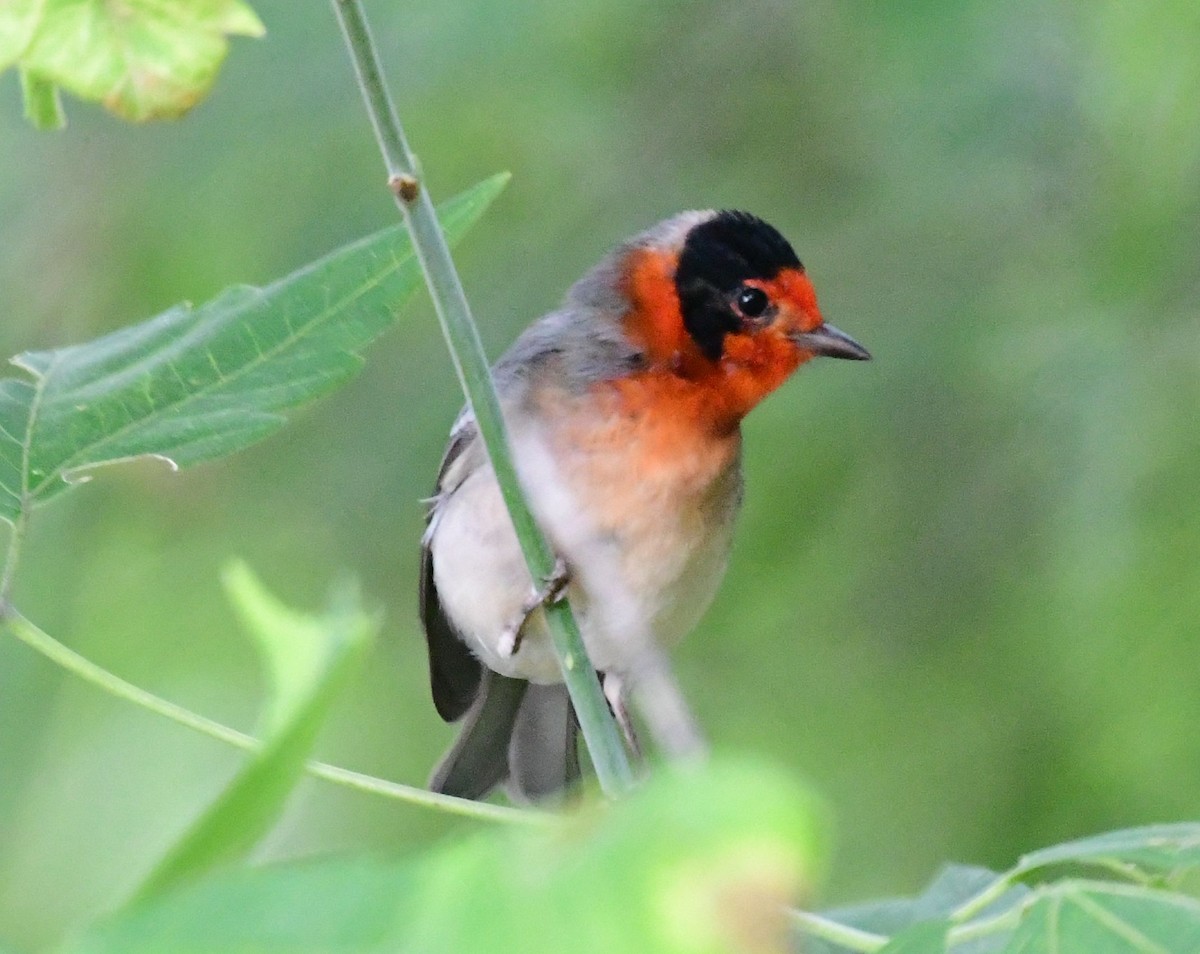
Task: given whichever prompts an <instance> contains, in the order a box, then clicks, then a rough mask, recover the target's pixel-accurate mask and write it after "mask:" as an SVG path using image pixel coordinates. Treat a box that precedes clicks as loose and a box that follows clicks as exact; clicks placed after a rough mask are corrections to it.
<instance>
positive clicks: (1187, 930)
mask: <svg viewBox="0 0 1200 954" xmlns="http://www.w3.org/2000/svg"><path fill="white" fill-rule="evenodd" d="M1043 892H1044V893H1043V895H1042V896H1041V897H1039V898H1038V900H1037V901H1036V902H1034V904H1033V905H1032V906H1031V907H1030V909H1029V911H1028V912H1026V914H1025V916H1024V917H1023V918H1022V919H1021V923H1020V926H1019V927H1018V928H1017V930H1016V932H1015V933H1014V934H1013V937H1012V939H1011V940H1010V941H1009V943H1008V946H1007V947H1005V948H1004V952H1005V954H1189V952H1194V951H1200V903H1197V902H1196V901H1195V900H1193V899H1192V898H1188V897H1184V896H1183V895H1179V894H1174V893H1171V892H1168V891H1155V890H1151V889H1149V888H1140V887H1135V886H1132V885H1122V884H1112V883H1108V882H1100V881H1064V882H1061V883H1059V884H1056V885H1054V886H1052V887H1050V888H1045V889H1043Z"/></svg>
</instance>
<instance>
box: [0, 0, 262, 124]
mask: <svg viewBox="0 0 1200 954" xmlns="http://www.w3.org/2000/svg"><path fill="white" fill-rule="evenodd" d="M27 3H28V0H20V2H19V5H21V6H25V5H27ZM21 25H22V26H25V27H26V29H28V18H27V17H26V18H23V19H22V20H21ZM262 32H263V26H262V23H261V22H260V21H259V19H258V17H257V16H255V14H254V12H253V11H252V10H251V9H250V8H249V7H248V6H246V5H245V4H244V3H242V2H241V0H121V2H120V3H115V2H112V0H44V2H43V3H41V4H40V6H39V9H38V10H37V12H36V22H35V24H34V25H33V30H32V35H31V36H30V37H29V38H28V39H27V41H26V42H25V43H24V44H22V47H21V51H20V53H19V56H18V62H19V63H20V65H21V66H22V67H23V68H24V69H26V70H28V71H29V72H30V73H33V74H35V75H36V76H38V77H40V78H41V79H43V80H45V81H47V82H51V83H54V84H56V85H58V86H61V87H62V88H63V89H66V90H69V91H70V92H72V93H74V94H75V95H76V96H79V97H80V98H81V99H87V100H93V101H96V102H100V103H102V104H103V105H104V106H105V107H106V108H107V109H109V110H111V111H112V112H114V113H116V114H117V115H118V116H121V117H122V118H124V119H129V120H134V121H139V122H140V121H144V120H148V119H163V118H171V117H175V116H180V115H182V114H183V113H185V112H186V111H187V110H189V109H190V108H191V107H192V106H194V105H195V104H196V103H197V102H198V101H199V100H200V99H201V98H202V97H203V96H204V94H205V93H207V92H208V90H209V88H210V87H211V86H212V83H213V81H214V80H215V79H216V76H217V71H218V70H219V69H220V66H221V63H222V61H223V60H224V59H225V54H226V53H227V52H228V49H229V42H228V39H227V37H228V36H230V35H243V36H259V35H261V34H262ZM12 45H13V46H16V45H17V44H16V43H13V44H12Z"/></svg>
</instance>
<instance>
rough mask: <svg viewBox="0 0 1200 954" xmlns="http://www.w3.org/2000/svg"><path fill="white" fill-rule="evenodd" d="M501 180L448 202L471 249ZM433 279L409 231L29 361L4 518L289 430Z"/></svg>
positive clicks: (15, 408)
mask: <svg viewBox="0 0 1200 954" xmlns="http://www.w3.org/2000/svg"><path fill="white" fill-rule="evenodd" d="M507 181H508V177H507V176H506V175H500V176H494V177H492V178H491V179H487V180H485V181H484V182H481V183H479V185H477V186H475V187H474V188H473V189H471V190H469V191H468V192H466V193H464V194H462V195H460V196H458V197H457V198H455V199H453V200H451V201H450V202H448V203H446V204H444V205H443V206H442V209H441V213H440V218H441V221H442V224H443V227H444V228H445V230H446V233H447V237H448V238H449V239H451V240H454V239H457V238H459V237H461V236H462V235H463V233H465V232H466V231H467V229H468V228H469V227H470V226H471V225H472V224H473V223H474V222H475V221H476V220H477V219H478V218H479V216H480V215H482V213H483V211H484V210H485V209H486V208H487V206H488V205H489V204H490V203H491V202H492V200H493V199H495V197H496V196H497V195H498V194H499V193H500V191H501V190H502V189H503V188H504V185H505V183H506V182H507ZM420 280H421V273H420V266H419V264H418V262H417V259H416V257H415V255H414V254H413V250H412V244H411V242H410V240H409V238H408V234H407V232H406V230H405V229H404V227H403V226H395V227H393V228H389V229H385V230H383V231H382V232H378V233H376V234H375V235H372V236H369V237H368V238H365V239H362V240H361V241H359V242H355V243H354V244H352V245H349V246H346V247H345V248H342V249H340V250H339V251H336V252H334V253H333V254H331V255H329V256H327V257H326V258H323V259H321V260H320V261H317V262H315V263H313V264H311V265H309V266H307V267H306V268H303V269H301V270H300V271H298V272H295V273H293V274H292V275H289V276H288V277H287V278H284V279H281V280H280V281H278V282H275V283H274V284H272V285H269V286H267V287H266V288H262V289H259V288H248V287H242V288H234V289H230V290H228V291H226V292H224V293H223V294H221V295H220V296H219V297H217V298H216V299H214V300H212V301H210V302H208V303H206V304H204V305H201V306H200V307H199V308H195V309H192V308H189V307H187V306H186V305H180V306H176V307H175V308H172V309H170V310H169V311H167V312H165V313H164V314H162V315H159V316H158V317H156V318H152V319H151V320H149V321H146V322H143V323H142V324H139V325H134V326H132V327H129V328H123V329H121V330H119V331H116V332H113V333H112V334H109V335H106V336H104V337H102V338H98V339H96V340H95V341H91V342H88V343H87V344H83V345H74V346H71V347H66V348H60V349H57V350H55V351H39V352H26V353H25V354H21V355H18V356H17V357H16V358H14V359H13V363H14V364H16V365H17V366H18V367H21V368H23V369H25V370H26V371H28V372H29V374H30V376H31V378H32V380H22V379H18V378H4V379H0V519H4V520H7V521H9V522H12V521H13V520H14V519H15V518H16V517H17V515H18V514H19V513H20V510H21V508H22V505H23V503H24V504H27V505H30V506H32V505H34V504H38V503H41V502H43V501H45V500H47V499H49V498H50V497H52V496H54V495H55V494H57V493H59V492H61V491H63V490H65V489H66V488H67V486H68V485H69V483H70V482H73V481H78V480H81V479H86V477H87V476H88V474H89V472H90V471H91V470H92V469H94V468H96V467H100V466H103V465H106V464H112V463H117V462H120V461H126V460H130V459H133V458H137V457H145V456H153V457H160V458H164V459H167V460H169V461H170V462H171V463H172V464H173V465H175V466H179V467H184V466H187V465H189V464H194V463H197V462H199V461H203V460H211V459H213V458H215V457H221V456H223V455H225V454H229V453H232V452H233V451H236V450H240V449H241V448H243V447H246V446H247V445H249V444H252V443H254V442H255V441H257V440H259V439H261V438H263V437H265V436H266V435H268V434H270V433H272V432H273V431H276V430H278V429H279V428H280V427H282V426H283V424H284V421H285V419H284V417H283V413H282V412H284V411H287V410H290V409H292V408H295V407H298V406H299V405H301V404H303V403H305V402H306V401H310V400H312V399H314V398H316V397H318V396H319V395H321V394H323V393H325V392H327V391H330V390H332V389H333V388H335V387H336V386H337V385H339V384H341V383H342V382H344V381H346V380H347V379H348V378H350V377H351V376H352V375H353V374H354V373H355V372H356V371H357V370H358V368H359V366H360V365H361V363H362V359H361V357H360V354H361V352H362V349H363V348H365V347H366V345H367V344H369V343H370V342H371V341H372V340H374V338H375V337H376V336H377V335H379V333H380V332H382V331H383V330H384V329H385V328H386V327H387V326H388V325H389V324H391V322H392V321H393V320H394V318H395V316H396V313H397V311H398V309H399V308H400V305H401V304H402V303H403V301H404V300H405V298H406V297H407V296H408V295H409V294H410V293H411V292H412V291H414V290H415V289H416V288H417V286H418V285H419V283H420Z"/></svg>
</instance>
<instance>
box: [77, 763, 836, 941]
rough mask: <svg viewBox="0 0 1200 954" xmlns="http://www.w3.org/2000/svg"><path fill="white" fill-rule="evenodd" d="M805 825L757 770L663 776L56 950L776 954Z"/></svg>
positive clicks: (799, 873)
mask: <svg viewBox="0 0 1200 954" xmlns="http://www.w3.org/2000/svg"><path fill="white" fill-rule="evenodd" d="M822 821H823V819H822V813H821V812H820V810H819V808H818V806H817V805H816V803H815V802H814V800H813V798H812V796H811V795H809V794H808V793H807V792H806V791H804V790H803V789H799V788H797V787H796V785H795V784H794V783H793V782H792V781H791V780H790V779H788V778H787V777H785V776H781V775H780V774H779V773H778V772H776V771H773V770H770V769H764V768H762V767H759V766H753V765H746V764H742V763H722V762H715V763H714V764H712V765H709V766H706V767H703V768H698V767H693V768H691V769H688V770H681V769H675V770H666V771H663V772H661V773H660V774H659V775H657V776H656V777H655V778H653V779H651V780H650V781H649V782H647V783H646V785H644V786H643V787H642V788H641V789H639V790H638V791H636V792H635V793H634V794H633V795H632V796H630V797H629V798H628V799H626V800H623V801H621V802H619V803H616V804H589V805H585V806H583V807H582V809H581V810H579V811H577V812H576V813H574V814H572V815H570V816H568V817H566V818H564V819H562V820H561V821H559V822H557V823H555V824H552V825H550V826H545V827H538V828H521V829H496V828H492V829H488V830H487V831H485V832H481V833H477V834H475V835H474V836H473V837H470V838H467V839H463V840H458V841H453V842H450V843H447V844H444V845H442V846H440V847H438V848H436V849H434V850H433V851H431V852H429V853H428V854H426V855H424V856H421V857H417V858H413V859H411V860H408V861H400V862H382V861H374V862H367V861H362V860H350V861H348V860H331V861H322V862H316V863H310V864H305V865H300V866H280V867H273V868H264V869H259V870H256V871H244V870H243V871H236V872H218V873H214V874H213V875H211V876H209V877H208V878H207V879H205V880H204V881H202V882H199V883H194V884H191V885H187V886H184V887H183V888H181V889H180V890H178V891H175V892H171V893H170V894H168V895H163V896H160V897H157V898H151V899H148V900H146V901H145V902H143V903H141V904H138V905H136V906H135V907H133V908H131V909H128V910H126V911H124V912H122V913H120V914H118V915H117V916H116V917H115V918H113V919H112V920H110V921H109V922H108V923H107V924H105V925H103V926H101V927H99V928H97V929H95V930H94V931H92V932H91V933H90V934H88V935H86V936H85V937H84V939H83V940H82V941H80V942H78V944H77V945H76V946H74V947H72V948H70V950H72V951H74V952H75V954H82V952H87V954H108V952H113V954H116V952H121V954H139V952H150V951H164V950H171V951H187V952H189V954H202V952H214V954H215V952H227V951H260V950H261V951H266V950H269V951H272V952H278V954H283V952H293V951H294V952H300V951H311V952H317V951H338V952H356V951H372V952H381V951H446V952H456V951H487V952H489V954H541V952H546V954H550V952H553V954H561V952H563V951H570V952H571V954H593V952H595V954H601V952H603V954H624V952H630V954H633V952H636V954H644V952H646V951H654V952H655V954H719V952H730V951H756V952H762V954H768V952H780V954H782V952H784V951H787V950H788V934H787V929H788V920H787V916H786V913H785V910H784V902H786V901H787V900H789V899H792V900H794V898H795V895H796V894H797V893H803V892H804V891H806V890H807V889H808V887H809V886H810V885H811V883H812V880H813V878H814V876H815V874H816V872H817V871H818V870H819V869H820V868H821V866H822V864H823V860H824V845H823V839H822V837H821V830H822V827H821V823H822Z"/></svg>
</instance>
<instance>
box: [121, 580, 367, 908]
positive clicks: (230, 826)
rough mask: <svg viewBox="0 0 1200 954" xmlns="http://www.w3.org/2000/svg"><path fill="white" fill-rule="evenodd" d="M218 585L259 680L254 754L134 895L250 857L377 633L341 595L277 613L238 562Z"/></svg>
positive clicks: (348, 591)
mask: <svg viewBox="0 0 1200 954" xmlns="http://www.w3.org/2000/svg"><path fill="white" fill-rule="evenodd" d="M225 586H226V590H227V592H228V593H229V596H230V599H231V600H232V602H233V605H234V607H235V609H236V610H237V611H238V615H239V616H240V617H241V619H242V623H243V624H244V625H245V627H246V629H247V630H248V631H249V632H250V633H251V634H252V636H253V637H254V642H255V644H256V645H257V647H258V649H259V654H260V656H261V657H262V660H263V665H264V668H265V669H266V671H267V674H268V683H269V692H268V695H267V700H266V703H265V704H264V706H263V715H262V717H261V718H260V724H261V729H260V738H261V739H262V740H263V747H262V749H261V750H260V751H259V753H258V754H257V755H256V756H255V758H254V759H253V760H252V761H251V762H250V763H249V764H248V765H247V766H246V767H245V768H244V769H242V771H241V772H239V773H238V775H237V776H236V777H235V778H234V780H233V782H231V783H230V785H229V786H228V787H227V788H226V789H225V791H224V792H223V793H222V794H221V796H220V797H219V798H218V799H217V800H216V801H215V802H214V803H213V804H212V805H211V806H210V807H209V809H208V810H207V811H206V812H205V813H204V815H202V816H201V818H200V819H199V820H198V821H197V822H196V823H195V824H194V825H193V826H192V827H191V829H190V830H189V831H188V832H187V834H186V835H184V837H183V838H182V839H181V840H180V841H179V842H178V843H177V844H176V845H175V846H174V847H172V848H171V850H170V851H169V852H168V853H167V854H166V856H165V857H164V858H163V860H162V862H161V863H160V864H159V865H158V866H157V867H156V868H155V870H154V872H153V873H152V874H151V875H150V876H149V877H148V878H147V879H146V881H145V882H144V883H143V885H142V888H141V889H140V891H139V896H145V895H149V894H154V893H157V892H160V891H163V890H165V889H167V888H170V887H172V886H174V885H177V884H178V883H179V882H181V881H183V880H185V879H191V878H195V877H196V876H197V875H198V874H200V873H201V872H203V871H205V870H206V869H208V868H211V867H212V866H214V865H217V864H220V863H223V862H227V861H229V860H231V859H233V858H236V857H238V856H239V855H241V854H243V853H244V852H246V851H247V850H249V849H250V848H251V847H253V845H254V844H255V843H257V842H258V840H259V839H260V838H261V837H262V836H263V835H265V834H266V833H267V831H268V830H269V829H270V827H271V825H272V824H273V822H274V820H275V818H276V816H277V815H278V813H279V811H280V809H281V808H282V807H283V803H284V801H285V799H286V798H287V795H288V793H289V792H290V791H291V790H292V788H293V787H294V786H295V784H296V782H297V781H298V780H299V778H300V776H301V774H302V772H303V770H304V763H305V760H306V759H307V758H308V755H309V752H310V751H311V750H312V746H313V743H314V742H315V741H316V737H317V732H318V731H319V730H320V728H321V725H322V723H323V722H324V721H325V716H326V715H327V714H328V712H329V707H330V705H331V703H332V702H333V699H334V697H335V696H336V694H337V692H338V690H339V689H340V688H341V687H342V685H343V683H344V680H345V677H346V675H347V671H348V670H349V668H350V666H351V665H352V664H353V662H354V661H355V660H356V659H357V658H358V656H359V654H360V653H361V652H362V650H363V649H364V648H365V646H366V645H367V644H368V643H369V642H370V640H371V638H372V637H373V636H374V634H375V630H376V629H377V628H378V623H377V621H374V620H372V618H370V617H369V616H367V615H366V614H365V613H363V611H362V610H361V608H360V607H359V604H358V599H357V594H356V592H355V591H354V590H353V588H350V587H342V588H341V589H339V590H338V591H337V592H335V594H334V597H333V598H332V599H331V601H330V606H329V608H328V609H327V610H326V611H325V613H324V614H323V615H322V616H319V617H316V616H309V615H306V614H303V613H298V612H296V611H294V610H291V609H289V608H288V607H286V606H284V605H283V604H282V603H280V602H279V601H278V600H276V599H275V598H274V597H273V596H271V594H270V593H268V592H267V591H266V590H265V589H264V588H263V586H262V584H261V583H260V582H259V581H258V580H257V579H256V578H255V576H254V575H253V574H252V573H251V571H250V569H249V568H248V567H247V566H246V565H245V564H243V563H236V564H233V565H232V566H230V567H229V568H228V569H227V570H226V573H225Z"/></svg>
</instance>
